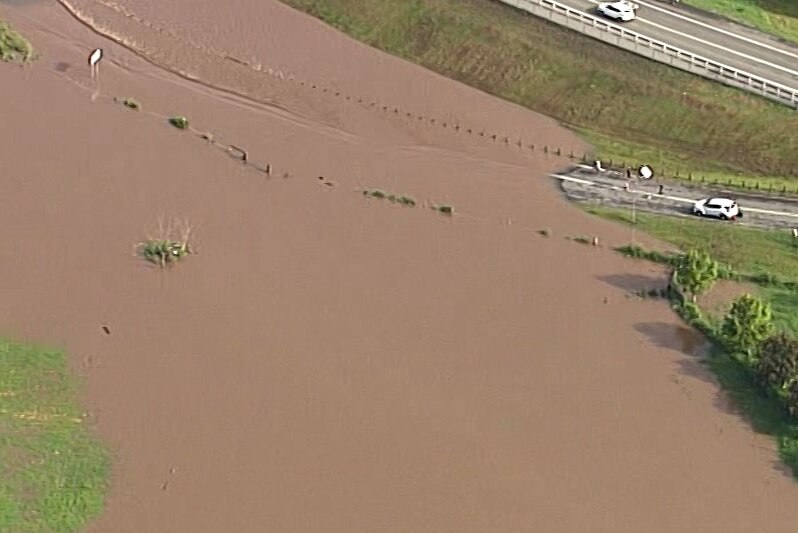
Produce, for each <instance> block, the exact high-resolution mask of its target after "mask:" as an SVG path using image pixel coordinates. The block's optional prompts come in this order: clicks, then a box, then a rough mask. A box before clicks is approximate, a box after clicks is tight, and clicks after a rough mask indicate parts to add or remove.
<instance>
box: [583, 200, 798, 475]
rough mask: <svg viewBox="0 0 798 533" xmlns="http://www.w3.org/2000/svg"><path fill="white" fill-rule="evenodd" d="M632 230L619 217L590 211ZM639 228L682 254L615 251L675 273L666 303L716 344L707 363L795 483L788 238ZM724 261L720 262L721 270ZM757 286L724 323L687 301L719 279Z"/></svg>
mask: <svg viewBox="0 0 798 533" xmlns="http://www.w3.org/2000/svg"><path fill="white" fill-rule="evenodd" d="M586 210H587V211H589V212H591V213H593V214H596V215H599V216H602V217H604V218H607V219H610V220H615V221H618V222H622V223H625V224H628V225H632V220H631V217H630V215H629V213H628V212H627V211H626V210H623V209H615V208H605V207H593V206H591V207H587V208H586ZM634 226H635V227H636V228H640V229H641V230H643V231H645V232H646V233H650V234H652V235H654V236H656V237H658V238H660V239H662V240H664V241H667V242H670V243H672V244H675V245H677V246H679V247H680V248H681V249H682V250H688V252H687V253H675V254H674V253H662V252H656V251H648V250H643V249H642V248H640V247H638V246H632V245H630V246H624V247H621V248H618V251H619V252H621V253H624V254H625V255H628V256H633V257H639V258H643V259H647V260H650V261H654V262H657V263H661V264H667V265H670V266H672V267H673V269H674V276H673V280H672V281H673V283H672V284H671V294H670V296H671V303H672V305H673V308H674V310H675V311H676V312H677V313H679V315H680V316H681V317H682V318H683V319H684V320H685V322H687V323H689V324H690V325H692V326H694V327H696V328H697V329H699V330H700V331H702V332H703V333H704V334H705V335H706V336H707V337H708V338H709V339H710V340H711V341H712V343H713V348H712V350H711V353H710V357H708V358H707V359H706V360H705V361H704V363H705V364H706V365H707V366H708V367H709V368H710V369H711V370H712V372H714V374H715V376H716V377H717V379H718V381H719V382H720V384H721V386H722V387H723V389H724V390H725V391H726V392H727V394H728V395H729V397H730V399H731V400H732V401H733V403H734V404H735V405H736V406H737V408H738V409H739V410H740V411H741V413H742V414H743V415H744V416H745V417H746V418H747V419H748V420H749V422H750V423H751V425H752V427H753V429H754V430H755V431H757V432H759V433H765V434H768V435H771V436H773V437H774V438H775V440H776V442H777V443H778V449H779V454H780V456H781V458H782V460H783V461H784V463H785V464H786V465H788V466H789V468H790V469H791V471H792V472H793V475H794V476H795V477H796V479H798V340H796V339H798V265H797V264H796V261H795V255H796V252H798V247H797V246H796V243H795V242H794V241H795V239H794V238H793V237H792V236H791V235H790V234H789V233H787V232H779V231H766V230H757V229H751V228H744V227H739V226H733V225H729V224H712V223H711V222H708V221H694V220H688V219H679V218H675V217H666V216H661V215H652V214H648V213H639V214H637V216H636V223H635V224H634ZM719 261H721V262H719ZM724 278H725V279H734V280H741V281H745V282H748V283H752V284H755V285H757V291H756V292H758V293H759V294H758V295H744V296H742V297H740V298H737V299H736V300H735V301H734V302H733V304H732V305H731V306H730V308H729V309H728V311H727V313H726V315H725V317H723V319H722V320H718V319H717V318H715V317H712V316H710V315H707V314H705V313H704V312H703V310H702V309H700V308H699V306H698V305H696V303H695V302H694V301H693V298H692V297H691V298H686V297H685V296H684V293H686V294H688V295H691V294H698V293H701V292H704V291H706V290H707V289H709V287H711V285H712V284H713V283H714V281H715V280H716V279H724Z"/></svg>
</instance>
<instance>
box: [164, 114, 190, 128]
mask: <svg viewBox="0 0 798 533" xmlns="http://www.w3.org/2000/svg"><path fill="white" fill-rule="evenodd" d="M169 124H171V125H172V126H174V127H175V128H177V129H179V130H184V129H186V128H188V119H187V118H186V117H172V118H170V119H169Z"/></svg>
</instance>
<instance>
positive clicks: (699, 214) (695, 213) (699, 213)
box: [693, 209, 703, 217]
mask: <svg viewBox="0 0 798 533" xmlns="http://www.w3.org/2000/svg"><path fill="white" fill-rule="evenodd" d="M693 214H694V215H695V216H697V217H700V216H703V215H702V214H701V211H699V210H698V209H693Z"/></svg>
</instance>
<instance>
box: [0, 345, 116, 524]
mask: <svg viewBox="0 0 798 533" xmlns="http://www.w3.org/2000/svg"><path fill="white" fill-rule="evenodd" d="M76 400H77V387H76V383H75V381H74V379H73V378H72V377H71V376H70V374H69V371H68V367H67V362H66V358H65V356H64V354H63V353H61V352H58V351H52V350H44V349H41V348H39V347H35V346H29V345H23V344H15V343H11V342H7V341H0V457H1V458H2V461H1V462H0V531H8V532H12V531H13V532H15V533H34V532H35V533H39V532H47V533H62V532H63V533H66V532H74V531H79V530H81V529H82V528H83V527H84V526H85V524H86V523H87V522H88V521H89V520H90V519H92V518H93V517H95V516H97V515H98V514H99V512H100V511H101V510H102V506H103V501H104V494H105V489H106V478H107V473H108V466H109V465H108V458H107V456H106V452H105V450H104V449H103V447H102V446H101V445H100V444H99V443H98V441H96V440H95V438H94V437H93V436H92V435H91V433H90V432H89V431H88V429H87V427H86V424H85V422H84V419H83V417H82V412H81V410H80V408H79V407H78V404H77V401H76Z"/></svg>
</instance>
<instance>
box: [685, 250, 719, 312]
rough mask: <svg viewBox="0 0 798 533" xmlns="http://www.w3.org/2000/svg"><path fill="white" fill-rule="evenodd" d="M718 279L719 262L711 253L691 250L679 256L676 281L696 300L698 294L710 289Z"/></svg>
mask: <svg viewBox="0 0 798 533" xmlns="http://www.w3.org/2000/svg"><path fill="white" fill-rule="evenodd" d="M716 279H718V263H717V262H716V261H714V260H713V259H712V258H711V257H709V254H708V253H706V252H701V251H698V250H690V251H689V252H687V254H686V255H683V256H682V257H680V258H679V261H678V263H677V265H676V283H678V284H679V285H680V286H681V287H683V288H684V289H685V290H686V291H687V292H689V293H690V295H691V296H692V300H693V301H695V299H696V295H698V294H701V293H702V292H704V291H706V290H708V289H709V288H710V287H712V284H713V283H715V280H716Z"/></svg>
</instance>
